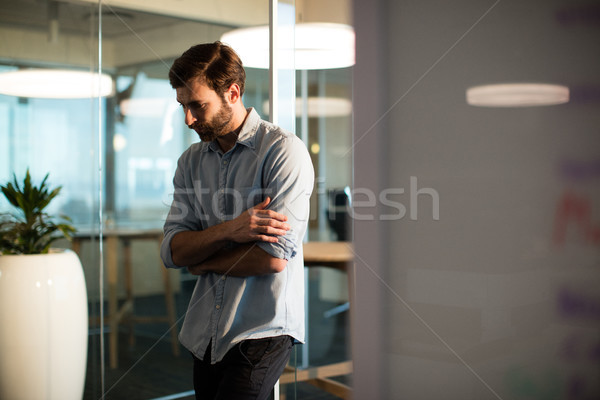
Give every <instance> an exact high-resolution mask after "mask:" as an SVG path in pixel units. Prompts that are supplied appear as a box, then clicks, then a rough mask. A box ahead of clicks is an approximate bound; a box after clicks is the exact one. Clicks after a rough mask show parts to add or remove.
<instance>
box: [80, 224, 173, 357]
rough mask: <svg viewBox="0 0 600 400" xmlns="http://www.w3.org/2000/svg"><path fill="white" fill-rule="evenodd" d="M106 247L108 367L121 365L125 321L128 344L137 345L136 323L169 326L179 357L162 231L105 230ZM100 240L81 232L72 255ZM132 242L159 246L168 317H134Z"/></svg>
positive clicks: (94, 235) (171, 292)
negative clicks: (121, 284) (121, 298)
mask: <svg viewBox="0 0 600 400" xmlns="http://www.w3.org/2000/svg"><path fill="white" fill-rule="evenodd" d="M102 235H103V239H104V241H105V243H106V248H105V251H104V254H105V257H104V258H105V265H106V280H107V284H108V315H107V316H106V320H107V321H108V325H109V327H110V332H109V365H110V367H111V368H116V367H117V365H118V331H119V324H120V323H121V321H123V320H125V319H126V321H127V322H128V325H129V341H130V343H131V344H133V342H134V335H133V324H134V323H136V322H137V323H149V322H167V323H168V324H169V327H170V330H171V345H172V348H173V354H175V355H179V341H178V339H177V329H176V328H175V326H176V313H175V300H174V297H173V291H172V290H171V283H170V280H169V273H168V271H167V269H166V268H165V267H164V265H163V263H162V261H160V244H161V242H162V238H163V232H162V230H161V229H153V230H139V229H106V230H104V231H103V233H102ZM93 239H95V240H97V239H98V236H97V233H96V234H95V233H87V234H86V233H85V232H79V233H78V234H77V235H76V236H75V237H74V238H73V242H72V246H73V251H75V252H76V253H77V254H81V253H80V252H81V244H82V242H84V241H86V240H93ZM133 240H150V241H154V242H156V244H157V247H158V252H157V257H158V260H159V262H158V265H159V267H160V270H161V273H162V279H163V285H164V290H165V293H164V294H165V304H166V306H167V315H165V316H146V317H142V316H135V315H133V270H132V263H131V242H132V241H133ZM119 243H121V245H122V249H123V261H124V272H125V292H126V300H125V302H124V303H123V304H122V305H121V306H120V307H119V304H118V297H117V296H118V291H117V289H118V281H119V265H118V255H119V253H118V251H119Z"/></svg>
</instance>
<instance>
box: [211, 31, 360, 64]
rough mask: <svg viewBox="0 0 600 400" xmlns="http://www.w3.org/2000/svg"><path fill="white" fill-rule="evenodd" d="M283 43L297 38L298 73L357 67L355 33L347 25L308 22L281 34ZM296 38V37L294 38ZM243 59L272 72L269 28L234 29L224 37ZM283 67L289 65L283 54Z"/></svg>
mask: <svg viewBox="0 0 600 400" xmlns="http://www.w3.org/2000/svg"><path fill="white" fill-rule="evenodd" d="M278 35H279V37H280V38H281V40H280V43H285V42H286V41H287V40H286V38H291V37H294V43H295V52H294V57H293V59H294V60H295V61H294V66H293V67H295V69H299V70H310V69H332V68H346V67H350V66H352V65H354V63H355V51H354V42H355V36H354V29H353V28H352V27H351V26H349V25H345V24H334V23H324V22H306V23H299V24H296V25H295V26H290V27H282V28H279V30H278ZM292 35H294V36H292ZM221 41H222V42H223V43H226V44H228V45H230V46H231V47H232V48H233V49H234V50H235V51H236V52H237V53H238V55H239V56H240V58H241V59H242V62H243V63H244V66H246V67H251V68H262V69H268V68H269V27H268V26H255V27H249V28H240V29H234V30H232V31H229V32H226V33H225V34H223V36H221ZM290 52H291V51H290ZM282 53H283V56H282V59H281V61H282V67H288V68H291V67H292V66H287V65H286V62H288V61H290V57H287V56H286V55H285V54H286V53H287V52H286V51H285V49H284V50H283V52H282Z"/></svg>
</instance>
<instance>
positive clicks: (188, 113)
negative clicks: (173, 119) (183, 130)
mask: <svg viewBox="0 0 600 400" xmlns="http://www.w3.org/2000/svg"><path fill="white" fill-rule="evenodd" d="M197 120H198V118H196V117H195V116H194V115H193V114H192V111H191V110H190V109H189V108H188V109H186V110H185V124H186V125H187V126H191V125H193V124H194V122H196V121H197Z"/></svg>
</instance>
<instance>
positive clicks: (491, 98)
mask: <svg viewBox="0 0 600 400" xmlns="http://www.w3.org/2000/svg"><path fill="white" fill-rule="evenodd" d="M466 97H467V103H468V104H470V105H472V106H479V107H532V106H548V105H554V104H563V103H567V102H568V101H569V88H568V87H566V86H561V85H551V84H546V83H501V84H494V85H483V86H474V87H471V88H469V89H467V93H466Z"/></svg>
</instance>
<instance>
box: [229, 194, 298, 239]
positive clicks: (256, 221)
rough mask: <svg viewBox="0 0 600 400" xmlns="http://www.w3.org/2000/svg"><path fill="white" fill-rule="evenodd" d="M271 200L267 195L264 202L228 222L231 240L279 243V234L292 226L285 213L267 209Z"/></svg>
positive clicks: (282, 233) (283, 233)
mask: <svg viewBox="0 0 600 400" xmlns="http://www.w3.org/2000/svg"><path fill="white" fill-rule="evenodd" d="M270 202H271V198H270V197H267V198H266V199H265V200H264V201H263V202H262V203H260V204H257V205H256V206H254V207H252V208H250V209H248V210H246V212H243V213H242V214H241V215H240V216H238V217H237V218H235V219H233V220H231V221H229V222H227V223H226V224H229V226H228V230H229V232H230V234H229V236H230V237H229V238H230V240H232V241H233V242H237V243H247V242H255V241H263V242H271V243H277V241H278V239H277V236H283V235H285V234H286V232H287V231H288V230H289V229H290V226H289V225H288V224H287V223H286V222H285V221H287V217H286V216H285V215H283V214H280V213H278V212H276V211H273V210H266V208H267V206H268V205H269V203H270Z"/></svg>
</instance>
